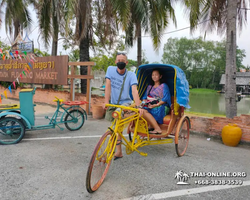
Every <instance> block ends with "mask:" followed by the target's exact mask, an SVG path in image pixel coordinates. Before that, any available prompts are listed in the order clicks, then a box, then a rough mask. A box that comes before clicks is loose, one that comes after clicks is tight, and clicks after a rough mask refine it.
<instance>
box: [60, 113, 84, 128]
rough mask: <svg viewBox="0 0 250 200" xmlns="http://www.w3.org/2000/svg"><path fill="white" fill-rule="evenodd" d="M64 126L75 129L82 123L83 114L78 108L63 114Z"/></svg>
mask: <svg viewBox="0 0 250 200" xmlns="http://www.w3.org/2000/svg"><path fill="white" fill-rule="evenodd" d="M64 121H65V126H66V128H67V129H68V130H70V131H77V130H79V129H80V128H82V126H83V124H84V121H85V119H84V114H83V113H82V111H80V110H71V111H69V113H67V115H66V116H65V120H64Z"/></svg>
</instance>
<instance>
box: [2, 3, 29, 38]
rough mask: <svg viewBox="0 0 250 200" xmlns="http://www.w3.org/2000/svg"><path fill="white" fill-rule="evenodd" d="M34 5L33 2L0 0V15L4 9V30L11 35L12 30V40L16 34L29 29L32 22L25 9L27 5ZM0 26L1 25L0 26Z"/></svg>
mask: <svg viewBox="0 0 250 200" xmlns="http://www.w3.org/2000/svg"><path fill="white" fill-rule="evenodd" d="M31 3H34V1H33V0H11V1H9V0H2V1H1V3H0V13H1V12H2V11H1V10H2V8H4V9H5V11H4V13H5V16H4V19H5V30H6V32H8V33H10V35H12V33H13V28H14V39H15V38H16V36H17V35H18V33H19V32H20V31H21V30H23V29H25V28H29V26H30V24H31V22H32V20H31V16H30V13H29V11H28V9H27V7H28V5H29V4H31ZM0 25H1V24H0Z"/></svg>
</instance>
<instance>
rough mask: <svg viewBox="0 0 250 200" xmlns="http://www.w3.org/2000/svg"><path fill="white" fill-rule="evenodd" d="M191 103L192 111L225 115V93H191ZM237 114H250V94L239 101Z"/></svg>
mask: <svg viewBox="0 0 250 200" xmlns="http://www.w3.org/2000/svg"><path fill="white" fill-rule="evenodd" d="M189 100H190V101H189V105H190V106H191V108H190V109H189V111H191V112H200V113H211V114H220V115H225V95H224V94H219V93H211V94H190V95H189ZM237 114H238V115H240V114H250V96H246V97H244V98H243V99H241V101H240V102H237Z"/></svg>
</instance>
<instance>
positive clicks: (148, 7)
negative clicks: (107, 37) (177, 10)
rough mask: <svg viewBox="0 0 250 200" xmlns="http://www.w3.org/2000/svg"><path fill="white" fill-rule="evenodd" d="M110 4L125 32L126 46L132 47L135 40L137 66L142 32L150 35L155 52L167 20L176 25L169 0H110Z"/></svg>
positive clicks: (140, 53) (140, 56)
mask: <svg viewBox="0 0 250 200" xmlns="http://www.w3.org/2000/svg"><path fill="white" fill-rule="evenodd" d="M112 4H113V6H114V9H115V10H116V11H117V15H118V19H119V22H121V24H122V28H123V29H124V30H125V32H126V40H125V43H126V45H128V46H133V44H134V39H137V66H140V65H141V64H142V31H144V32H145V33H150V35H151V37H152V40H153V45H154V48H155V49H156V50H157V49H158V47H159V46H160V42H161V36H162V34H163V31H164V30H165V28H166V27H167V25H168V23H169V19H172V20H173V22H174V23H176V20H175V14H174V9H173V7H172V4H171V0H157V1H152V0H124V1H121V0H112Z"/></svg>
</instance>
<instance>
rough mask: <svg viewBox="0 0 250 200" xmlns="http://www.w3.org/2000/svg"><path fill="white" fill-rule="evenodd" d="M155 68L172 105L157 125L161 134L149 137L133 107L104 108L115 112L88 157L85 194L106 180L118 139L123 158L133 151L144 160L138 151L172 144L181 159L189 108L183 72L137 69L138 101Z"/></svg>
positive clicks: (152, 66) (159, 66)
mask: <svg viewBox="0 0 250 200" xmlns="http://www.w3.org/2000/svg"><path fill="white" fill-rule="evenodd" d="M156 68H157V69H161V71H162V72H163V78H162V79H163V82H164V83H166V84H167V85H168V87H169V89H170V94H171V102H172V105H171V108H170V112H169V114H168V115H166V116H165V117H164V119H163V124H161V125H160V127H161V129H162V133H161V134H149V131H148V124H147V121H146V120H145V119H144V118H143V116H142V117H140V116H139V112H138V109H136V108H134V107H133V106H131V107H126V106H122V105H113V104H107V105H106V106H107V107H108V106H112V107H117V108H119V109H117V110H116V111H115V112H113V115H112V116H113V117H114V121H113V122H112V125H111V126H110V127H108V130H107V131H106V132H105V133H104V135H103V136H102V137H101V138H100V140H99V142H98V143H97V145H96V147H95V149H94V152H93V154H92V156H91V160H90V163H89V167H88V172H87V177H86V188H87V191H88V192H90V193H92V192H94V191H96V190H97V189H98V188H99V187H100V185H101V184H102V182H103V180H104V178H105V177H106V175H107V173H108V170H109V167H110V165H111V162H112V160H113V158H114V153H115V147H116V143H117V136H118V135H120V136H121V137H122V141H123V142H122V144H123V145H124V146H125V148H126V153H127V154H131V153H133V152H134V151H136V152H138V153H139V154H140V155H142V156H147V153H144V152H142V151H139V148H140V147H143V146H146V145H156V144H165V143H172V142H173V141H174V143H175V148H176V153H177V155H178V156H183V155H184V153H185V152H186V149H187V146H188V141H189V130H190V128H191V125H190V119H189V117H188V116H186V115H185V114H184V109H185V108H189V105H188V102H189V84H188V81H187V80H186V76H185V74H184V72H183V71H182V70H181V69H180V68H179V67H177V66H174V65H167V64H147V65H141V66H140V67H139V68H138V69H137V70H136V75H137V79H138V91H139V96H140V98H142V96H143V94H144V93H145V91H146V88H147V86H148V83H149V82H150V79H151V74H152V71H153V70H154V69H156ZM124 113H125V114H124ZM125 129H127V134H128V135H129V139H127V138H126V137H125V136H124V135H123V133H124V130H125ZM125 134H126V132H125Z"/></svg>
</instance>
